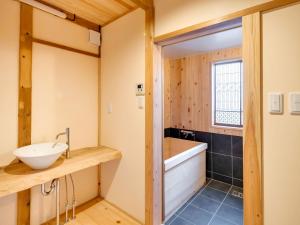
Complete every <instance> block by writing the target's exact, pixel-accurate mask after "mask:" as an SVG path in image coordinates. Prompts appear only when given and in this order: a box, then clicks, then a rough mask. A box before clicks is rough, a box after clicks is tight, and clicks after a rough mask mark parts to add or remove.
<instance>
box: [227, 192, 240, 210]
mask: <svg viewBox="0 0 300 225" xmlns="http://www.w3.org/2000/svg"><path fill="white" fill-rule="evenodd" d="M224 204H227V205H230V206H232V207H234V208H237V209H240V210H243V199H242V198H238V197H235V196H233V195H227V196H226V198H225V201H224Z"/></svg>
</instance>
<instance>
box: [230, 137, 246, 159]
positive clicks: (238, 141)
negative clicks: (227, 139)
mask: <svg viewBox="0 0 300 225" xmlns="http://www.w3.org/2000/svg"><path fill="white" fill-rule="evenodd" d="M231 141H232V155H233V156H235V157H241V158H243V138H241V137H237V136H232V138H231Z"/></svg>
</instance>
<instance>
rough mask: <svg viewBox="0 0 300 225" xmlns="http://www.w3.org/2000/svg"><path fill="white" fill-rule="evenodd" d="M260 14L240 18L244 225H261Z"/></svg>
mask: <svg viewBox="0 0 300 225" xmlns="http://www.w3.org/2000/svg"><path fill="white" fill-rule="evenodd" d="M260 29H261V28H260V13H259V12H258V13H255V14H251V15H248V16H244V17H243V62H244V77H245V78H244V104H245V107H244V108H245V115H244V118H245V121H244V134H243V136H244V137H245V138H244V224H245V225H262V224H263V211H262V201H263V198H262V160H261V158H262V122H261V118H262V108H261V101H262V100H261V99H262V96H261V44H260V38H261V34H260V33H261V32H260Z"/></svg>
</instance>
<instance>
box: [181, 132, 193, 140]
mask: <svg viewBox="0 0 300 225" xmlns="http://www.w3.org/2000/svg"><path fill="white" fill-rule="evenodd" d="M180 132H181V133H182V134H183V135H184V138H188V136H189V135H191V136H192V137H195V133H194V132H193V131H189V130H180Z"/></svg>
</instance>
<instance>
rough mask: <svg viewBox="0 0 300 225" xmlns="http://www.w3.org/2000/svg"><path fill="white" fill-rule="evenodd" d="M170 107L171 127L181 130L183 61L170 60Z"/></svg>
mask: <svg viewBox="0 0 300 225" xmlns="http://www.w3.org/2000/svg"><path fill="white" fill-rule="evenodd" d="M169 76H170V85H171V87H170V95H171V96H170V105H171V111H170V113H171V116H170V118H171V127H174V128H179V127H181V123H180V111H179V109H180V107H181V106H180V104H181V101H180V98H181V60H180V59H178V60H170V75H169Z"/></svg>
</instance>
